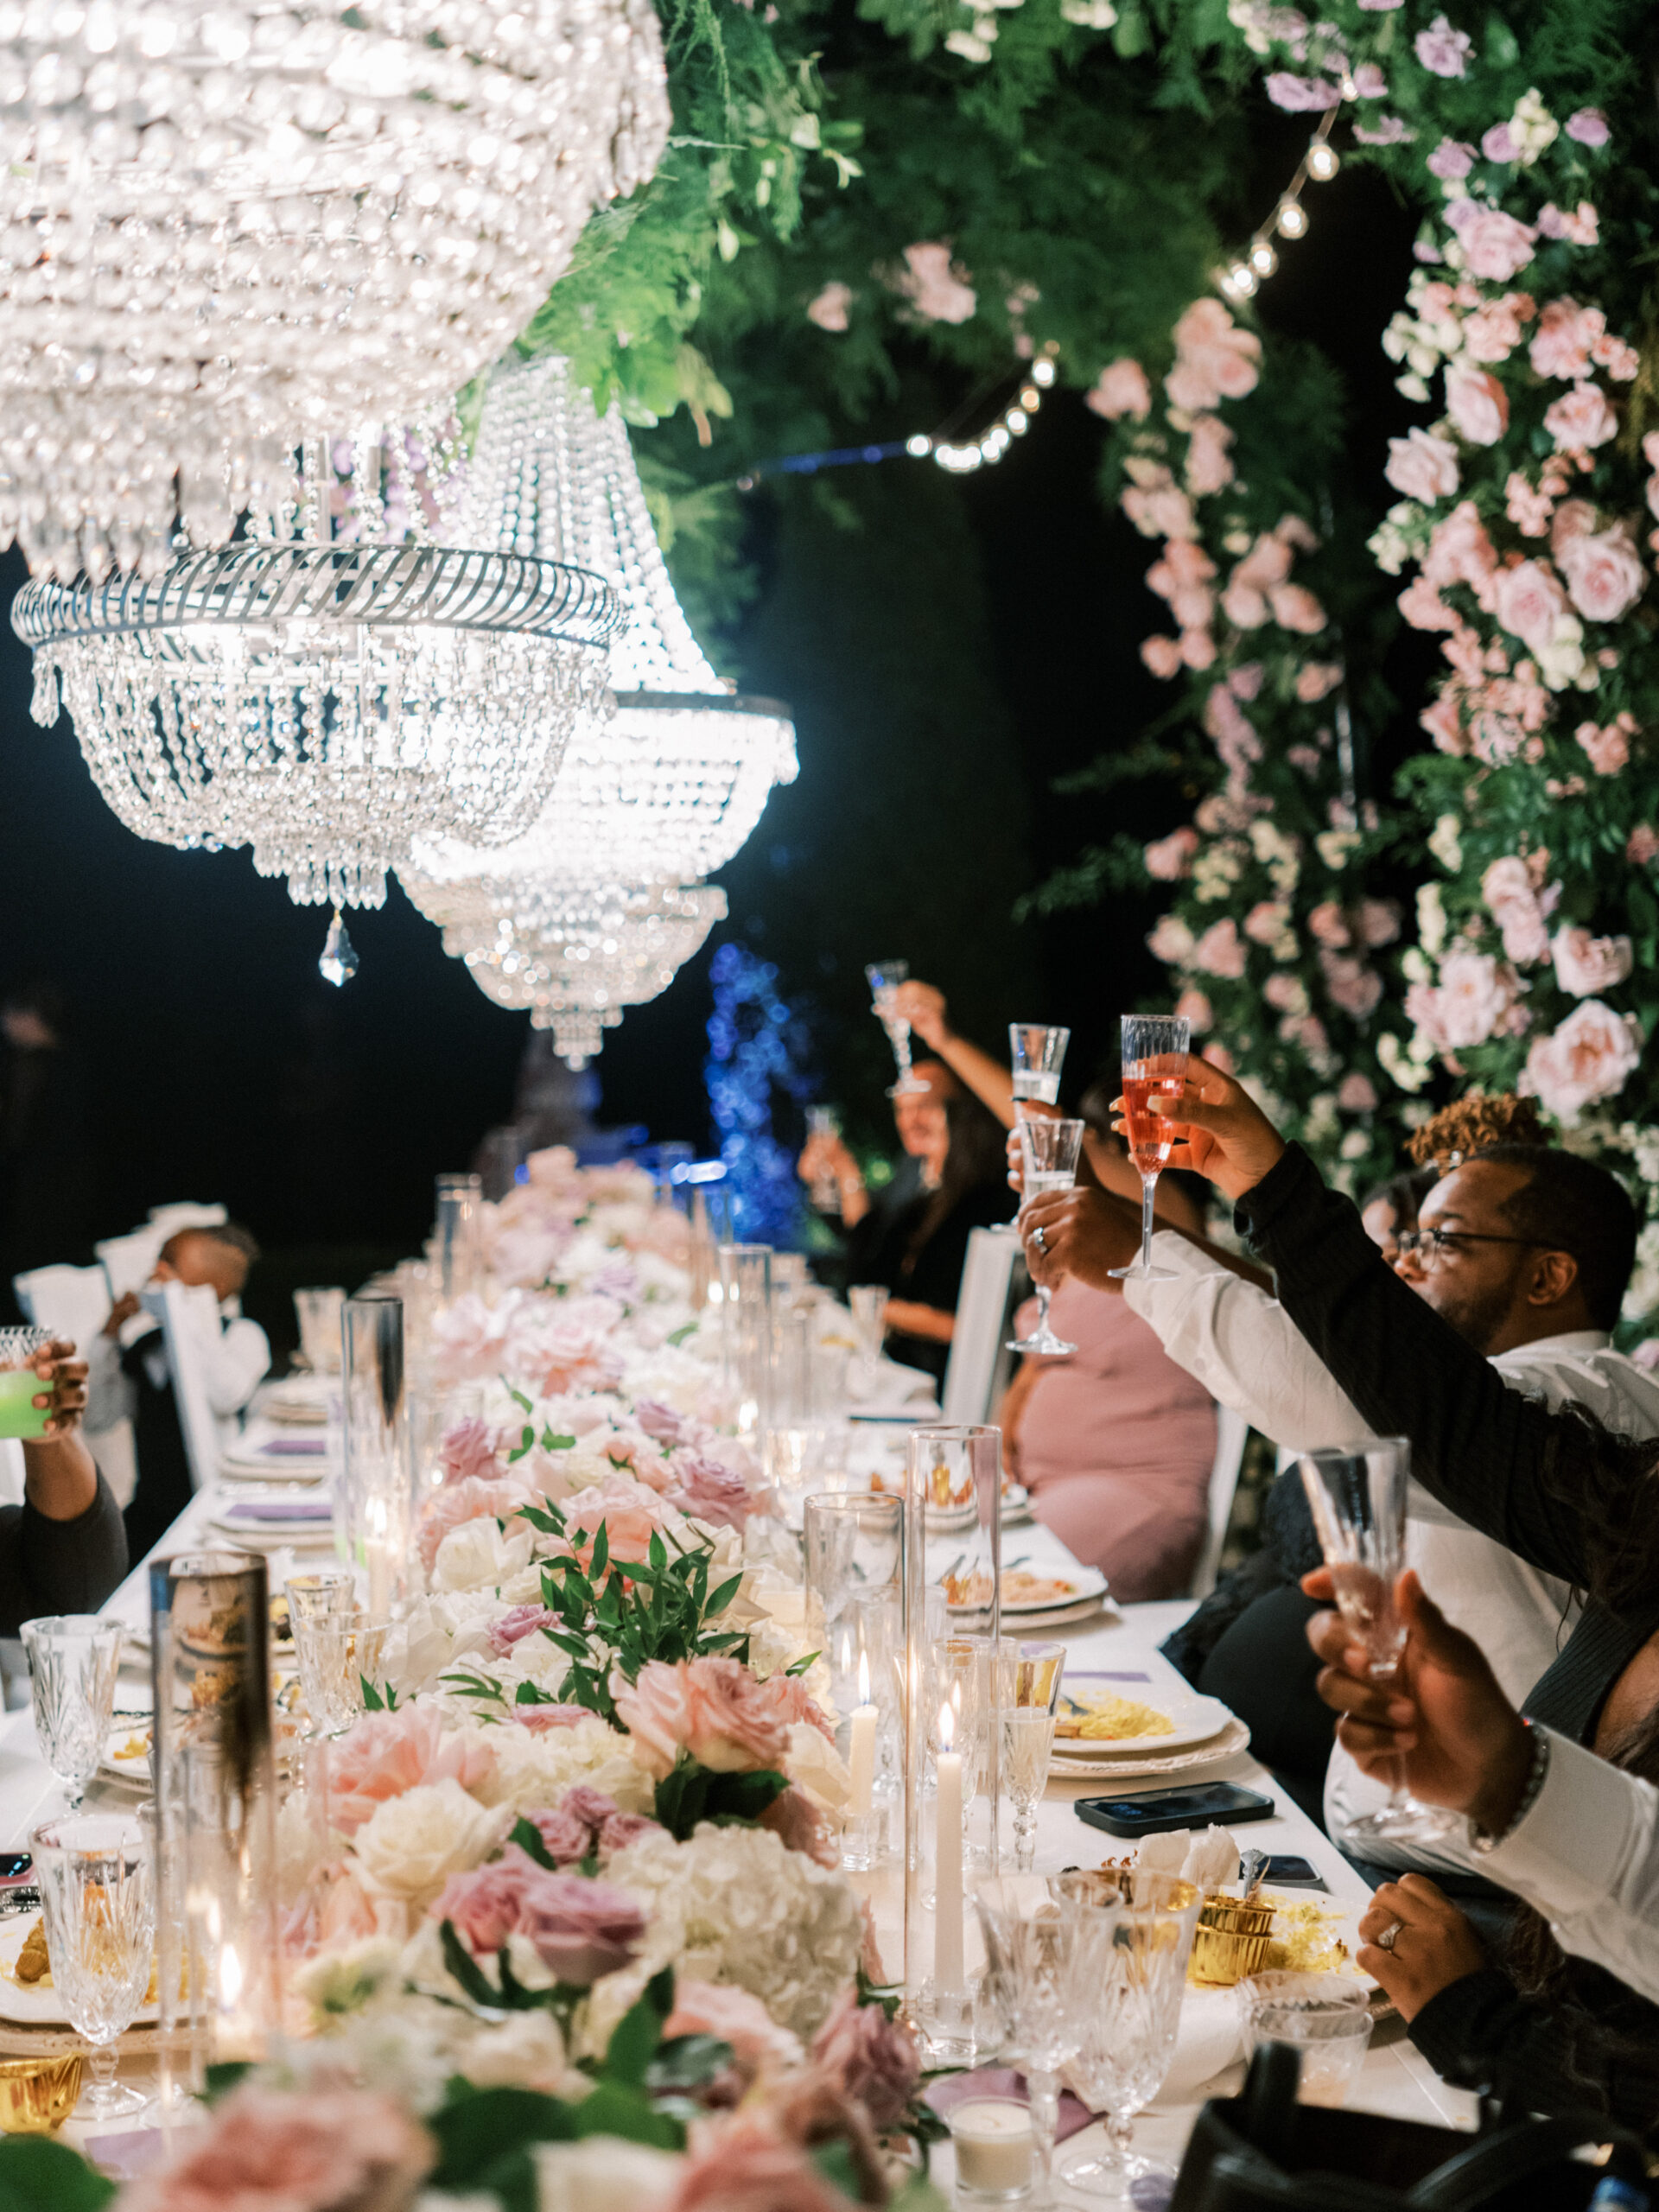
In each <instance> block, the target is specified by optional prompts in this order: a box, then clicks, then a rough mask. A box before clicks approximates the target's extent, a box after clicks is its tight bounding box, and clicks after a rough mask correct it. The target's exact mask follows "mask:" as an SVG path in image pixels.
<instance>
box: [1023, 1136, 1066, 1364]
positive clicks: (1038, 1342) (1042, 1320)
mask: <svg viewBox="0 0 1659 2212" xmlns="http://www.w3.org/2000/svg"><path fill="white" fill-rule="evenodd" d="M1083 1129H1084V1125H1083V1123H1082V1122H1025V1121H1022V1122H1020V1154H1021V1160H1022V1168H1023V1172H1022V1175H1021V1181H1022V1183H1023V1184H1024V1186H1025V1195H1026V1197H1027V1198H1037V1197H1039V1195H1040V1194H1041V1193H1042V1192H1045V1191H1069V1190H1070V1189H1071V1185H1073V1184H1074V1183H1075V1182H1076V1181H1077V1155H1078V1154H1079V1153H1080V1152H1081V1151H1082V1150H1083ZM1052 1296H1053V1291H1052V1287H1051V1286H1050V1285H1049V1284H1047V1283H1045V1282H1039V1284H1038V1286H1037V1326H1036V1328H1035V1329H1034V1330H1033V1332H1032V1333H1031V1335H1030V1336H1028V1337H1018V1338H1015V1339H1014V1343H1013V1344H1010V1345H1009V1346H1008V1350H1009V1351H1020V1352H1039V1353H1043V1354H1046V1355H1048V1356H1050V1357H1053V1356H1054V1355H1056V1354H1058V1353H1063V1352H1069V1351H1076V1350H1077V1346H1076V1344H1066V1343H1065V1342H1064V1341H1063V1340H1062V1339H1061V1338H1058V1337H1057V1336H1056V1335H1055V1333H1054V1332H1053V1330H1052V1329H1051V1328H1050V1327H1049V1325H1048V1301H1049V1300H1050V1299H1051V1298H1052Z"/></svg>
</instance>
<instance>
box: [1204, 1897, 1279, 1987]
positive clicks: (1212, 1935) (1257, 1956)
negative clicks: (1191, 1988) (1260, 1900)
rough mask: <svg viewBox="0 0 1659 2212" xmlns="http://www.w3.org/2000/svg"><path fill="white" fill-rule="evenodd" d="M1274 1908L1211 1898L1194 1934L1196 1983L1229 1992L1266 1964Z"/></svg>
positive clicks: (1258, 1971)
mask: <svg viewBox="0 0 1659 2212" xmlns="http://www.w3.org/2000/svg"><path fill="white" fill-rule="evenodd" d="M1273 1916H1274V1907H1273V1906H1272V1905H1270V1904H1245V1903H1244V1901H1243V1898H1242V1897H1211V1899H1210V1900H1209V1902H1208V1904H1205V1907H1204V1909H1203V1910H1202V1911H1201V1912H1200V1913H1199V1915H1198V1927H1197V1928H1196V1929H1194V1930H1193V1935H1192V1979H1193V1980H1194V1981H1202V1982H1207V1983H1209V1984H1210V1986H1211V1987H1212V1988H1217V1989H1230V1988H1231V1987H1232V1986H1233V1984H1234V1983H1235V1982H1238V1981H1243V1980H1244V1979H1245V1978H1246V1976H1247V1975H1249V1974H1259V1973H1260V1972H1261V1970H1262V1967H1264V1966H1265V1965H1266V1964H1267V1959H1268V1948H1269V1946H1270V1945H1271V1943H1272V1942H1273Z"/></svg>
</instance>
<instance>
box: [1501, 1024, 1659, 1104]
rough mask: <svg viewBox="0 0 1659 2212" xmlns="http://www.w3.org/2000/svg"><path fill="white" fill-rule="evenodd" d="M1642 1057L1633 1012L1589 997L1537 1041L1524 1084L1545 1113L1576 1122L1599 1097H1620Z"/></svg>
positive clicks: (1529, 1057)
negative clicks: (1605, 1004)
mask: <svg viewBox="0 0 1659 2212" xmlns="http://www.w3.org/2000/svg"><path fill="white" fill-rule="evenodd" d="M1641 1062H1642V1028H1641V1025H1640V1024H1639V1023H1638V1022H1637V1019H1636V1017H1635V1015H1634V1014H1615V1013H1614V1012H1613V1010H1612V1008H1611V1007H1610V1006H1604V1005H1603V1004H1602V1002H1601V1001H1600V1000H1599V999H1586V1000H1584V1001H1583V1002H1582V1003H1581V1004H1580V1005H1578V1006H1575V1007H1573V1011H1572V1013H1571V1014H1568V1015H1567V1020H1565V1021H1564V1022H1562V1024H1561V1025H1560V1028H1559V1029H1557V1030H1556V1031H1554V1033H1553V1034H1552V1035H1550V1036H1548V1037H1541V1038H1540V1039H1538V1041H1537V1043H1536V1044H1535V1045H1534V1046H1533V1047H1532V1050H1531V1051H1530V1052H1529V1053H1528V1054H1527V1065H1526V1072H1525V1073H1524V1075H1523V1076H1522V1078H1521V1087H1522V1090H1529V1091H1531V1092H1532V1093H1533V1094H1534V1096H1535V1097H1536V1098H1537V1100H1538V1102H1539V1103H1540V1104H1541V1106H1542V1107H1543V1108H1544V1109H1545V1111H1546V1112H1547V1113H1550V1114H1554V1116H1556V1118H1557V1119H1558V1120H1560V1121H1572V1120H1573V1119H1574V1118H1575V1117H1576V1116H1578V1115H1579V1114H1580V1113H1581V1112H1582V1110H1583V1109H1584V1108H1585V1107H1586V1106H1592V1105H1593V1104H1594V1103H1596V1101H1597V1100H1598V1099H1601V1098H1611V1097H1614V1096H1617V1094H1618V1092H1619V1091H1621V1090H1623V1089H1624V1085H1625V1084H1626V1082H1627V1081H1628V1080H1629V1079H1630V1077H1631V1076H1632V1075H1634V1074H1635V1072H1636V1071H1637V1068H1638V1067H1639V1066H1640V1065H1641Z"/></svg>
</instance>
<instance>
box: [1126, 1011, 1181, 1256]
mask: <svg viewBox="0 0 1659 2212" xmlns="http://www.w3.org/2000/svg"><path fill="white" fill-rule="evenodd" d="M1191 1049H1192V1023H1191V1022H1190V1021H1189V1020H1187V1019H1186V1018H1185V1015H1183V1014H1125V1015H1124V1016H1123V1124H1124V1128H1125V1131H1126V1133H1127V1135H1128V1141H1129V1157H1130V1159H1131V1160H1134V1162H1135V1171H1136V1173H1138V1174H1139V1176H1140V1178H1141V1258H1140V1261H1139V1262H1138V1263H1137V1264H1136V1265H1135V1267H1132V1268H1113V1269H1112V1270H1111V1273H1112V1274H1115V1275H1117V1276H1120V1277H1123V1276H1130V1275H1133V1276H1134V1277H1135V1280H1136V1281H1141V1282H1144V1281H1147V1280H1148V1279H1150V1280H1152V1281H1157V1282H1167V1281H1169V1280H1170V1274H1171V1271H1170V1269H1169V1268H1154V1266H1153V1264H1152V1229H1153V1204H1154V1198H1155V1197H1156V1194H1157V1190H1158V1178H1159V1176H1160V1174H1162V1173H1163V1170H1164V1163H1165V1162H1166V1160H1168V1158H1169V1155H1170V1154H1171V1152H1172V1151H1173V1148H1174V1144H1175V1137H1176V1132H1177V1130H1178V1129H1179V1126H1180V1124H1179V1122H1176V1121H1174V1120H1173V1119H1172V1118H1171V1117H1170V1116H1168V1115H1165V1114H1154V1112H1153V1110H1152V1107H1153V1101H1154V1099H1162V1100H1164V1101H1166V1102H1167V1101H1169V1100H1172V1099H1179V1097H1181V1096H1182V1095H1183V1094H1184V1093H1185V1090H1186V1058H1187V1054H1188V1052H1190V1050H1191Z"/></svg>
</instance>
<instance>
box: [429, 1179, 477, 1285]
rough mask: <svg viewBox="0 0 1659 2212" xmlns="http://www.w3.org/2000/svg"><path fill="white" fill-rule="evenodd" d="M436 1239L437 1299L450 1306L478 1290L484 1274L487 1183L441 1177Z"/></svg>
mask: <svg viewBox="0 0 1659 2212" xmlns="http://www.w3.org/2000/svg"><path fill="white" fill-rule="evenodd" d="M436 1190H437V1212H436V1216H435V1219H434V1223H433V1238H434V1241H435V1244H436V1247H437V1265H438V1299H439V1302H440V1304H442V1305H444V1306H448V1305H451V1304H453V1303H454V1300H456V1299H457V1298H462V1297H464V1296H465V1295H466V1294H467V1292H468V1291H469V1290H476V1289H477V1288H478V1287H479V1280H480V1275H481V1274H482V1272H483V1269H482V1261H483V1252H482V1249H481V1244H482V1234H483V1228H484V1217H483V1211H482V1208H483V1205H484V1179H483V1177H482V1176H481V1175H440V1176H439V1177H438V1179H437V1186H436Z"/></svg>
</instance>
